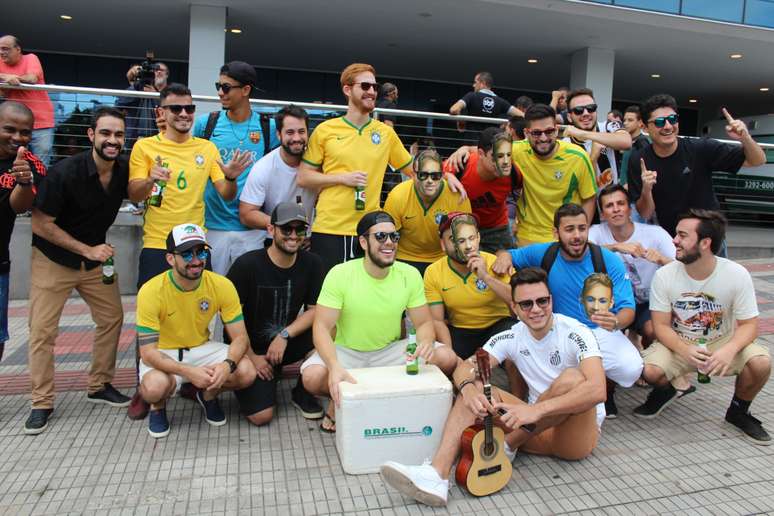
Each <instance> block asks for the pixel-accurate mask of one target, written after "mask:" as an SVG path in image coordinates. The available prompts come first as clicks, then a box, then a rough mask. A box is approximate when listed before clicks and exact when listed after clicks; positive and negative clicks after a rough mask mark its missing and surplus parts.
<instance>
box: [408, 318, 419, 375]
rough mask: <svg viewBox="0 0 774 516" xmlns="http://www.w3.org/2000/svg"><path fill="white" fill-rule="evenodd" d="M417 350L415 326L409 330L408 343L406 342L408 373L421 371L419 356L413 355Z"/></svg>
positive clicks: (412, 373)
mask: <svg viewBox="0 0 774 516" xmlns="http://www.w3.org/2000/svg"><path fill="white" fill-rule="evenodd" d="M416 352H417V332H416V330H415V329H414V328H411V329H410V330H409V334H408V344H406V374H411V375H414V374H417V373H419V357H414V358H413V359H412V358H411V356H412V355H413V354H414V353H416Z"/></svg>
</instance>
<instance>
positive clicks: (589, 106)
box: [570, 104, 597, 115]
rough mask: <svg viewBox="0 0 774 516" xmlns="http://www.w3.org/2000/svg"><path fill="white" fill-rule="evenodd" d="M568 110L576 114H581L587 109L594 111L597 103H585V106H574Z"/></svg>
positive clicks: (590, 111)
mask: <svg viewBox="0 0 774 516" xmlns="http://www.w3.org/2000/svg"><path fill="white" fill-rule="evenodd" d="M570 111H572V112H573V113H574V114H576V115H582V114H583V112H584V111H588V112H589V113H596V112H597V105H596V104H587V105H585V106H575V107H574V108H572V109H570Z"/></svg>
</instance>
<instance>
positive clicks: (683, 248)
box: [634, 209, 771, 445]
mask: <svg viewBox="0 0 774 516" xmlns="http://www.w3.org/2000/svg"><path fill="white" fill-rule="evenodd" d="M725 236H726V219H725V217H723V215H721V214H720V213H718V212H715V211H709V210H699V209H691V210H689V211H688V212H687V213H685V214H683V215H681V216H680V217H678V221H677V236H675V239H674V242H675V246H676V247H677V261H674V262H672V263H670V264H668V265H665V266H664V267H662V268H661V269H659V270H658V271H657V272H656V275H655V276H654V278H653V286H652V288H651V292H650V309H651V313H652V317H653V326H654V327H655V330H656V338H657V339H658V342H655V343H654V344H653V345H652V346H651V347H649V348H648V349H647V350H645V353H644V358H645V369H644V371H643V377H644V378H645V380H646V381H647V382H648V383H650V384H651V385H655V386H656V388H655V389H653V391H652V392H651V393H650V395H649V396H648V399H647V401H646V402H645V403H643V404H642V405H640V406H639V407H637V408H636V409H634V415H635V416H638V417H644V418H652V417H656V416H657V415H658V414H659V413H661V411H662V410H664V408H666V407H667V406H668V405H669V404H670V403H671V402H672V401H674V400H675V399H676V397H677V392H676V391H675V389H674V387H672V386H671V385H670V384H669V381H670V380H672V379H673V378H675V377H677V376H680V375H683V374H685V373H689V372H694V371H697V370H698V371H700V372H702V373H705V374H707V375H710V376H726V375H733V376H736V377H737V379H736V388H735V390H734V397H733V398H732V400H731V405H730V406H729V407H728V410H727V411H726V422H728V423H729V424H731V425H732V426H734V427H735V428H736V429H738V430H739V431H741V432H742V433H743V434H744V435H745V436H746V437H747V438H748V439H749V440H750V441H752V442H753V443H755V444H758V445H770V444H771V437H770V436H769V434H768V432H766V430H765V429H764V428H763V425H762V424H761V422H760V421H759V420H758V419H756V418H754V417H753V416H752V415H750V404H751V403H752V401H753V399H754V398H755V396H756V395H757V394H758V393H759V392H760V391H761V389H763V386H764V385H765V384H766V382H767V381H768V379H769V374H770V373H771V358H770V357H769V351H768V350H767V349H766V348H765V347H764V346H761V345H760V344H757V343H756V342H755V339H756V337H757V336H758V304H757V302H756V300H755V287H754V286H753V282H752V278H751V277H750V273H749V272H747V270H746V269H745V268H744V267H742V266H741V265H739V264H738V263H735V262H732V261H731V260H727V259H725V258H721V257H719V256H716V255H717V253H718V251H719V250H720V246H721V243H722V242H723V240H724V239H725ZM702 340H704V341H706V342H705V344H706V346H707V349H702V347H701V346H699V345H697V344H701V343H702Z"/></svg>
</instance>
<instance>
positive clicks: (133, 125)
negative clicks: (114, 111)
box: [116, 57, 169, 149]
mask: <svg viewBox="0 0 774 516" xmlns="http://www.w3.org/2000/svg"><path fill="white" fill-rule="evenodd" d="M168 78H169V68H167V65H165V64H164V63H162V62H160V61H153V59H152V58H150V57H149V58H146V59H145V61H143V62H142V64H138V65H134V66H132V67H131V68H130V69H129V71H128V72H126V80H127V81H129V87H128V88H127V90H129V91H150V92H156V93H158V92H160V91H161V90H163V89H164V88H166V87H167V79H168ZM157 106H158V99H157V98H156V97H153V98H150V97H148V98H141V97H119V98H118V99H117V100H116V107H117V108H118V109H122V110H123V111H124V112H125V113H126V145H127V147H128V148H130V149H131V147H132V145H134V142H135V141H137V140H138V139H140V138H144V137H146V136H150V135H152V134H156V133H158V132H159V130H158V127H156V115H157V113H156V107H157Z"/></svg>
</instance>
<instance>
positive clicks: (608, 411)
mask: <svg viewBox="0 0 774 516" xmlns="http://www.w3.org/2000/svg"><path fill="white" fill-rule="evenodd" d="M617 417H618V407H616V405H615V398H614V397H613V396H612V395H610V396H608V397H607V401H605V419H616V418H617Z"/></svg>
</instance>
